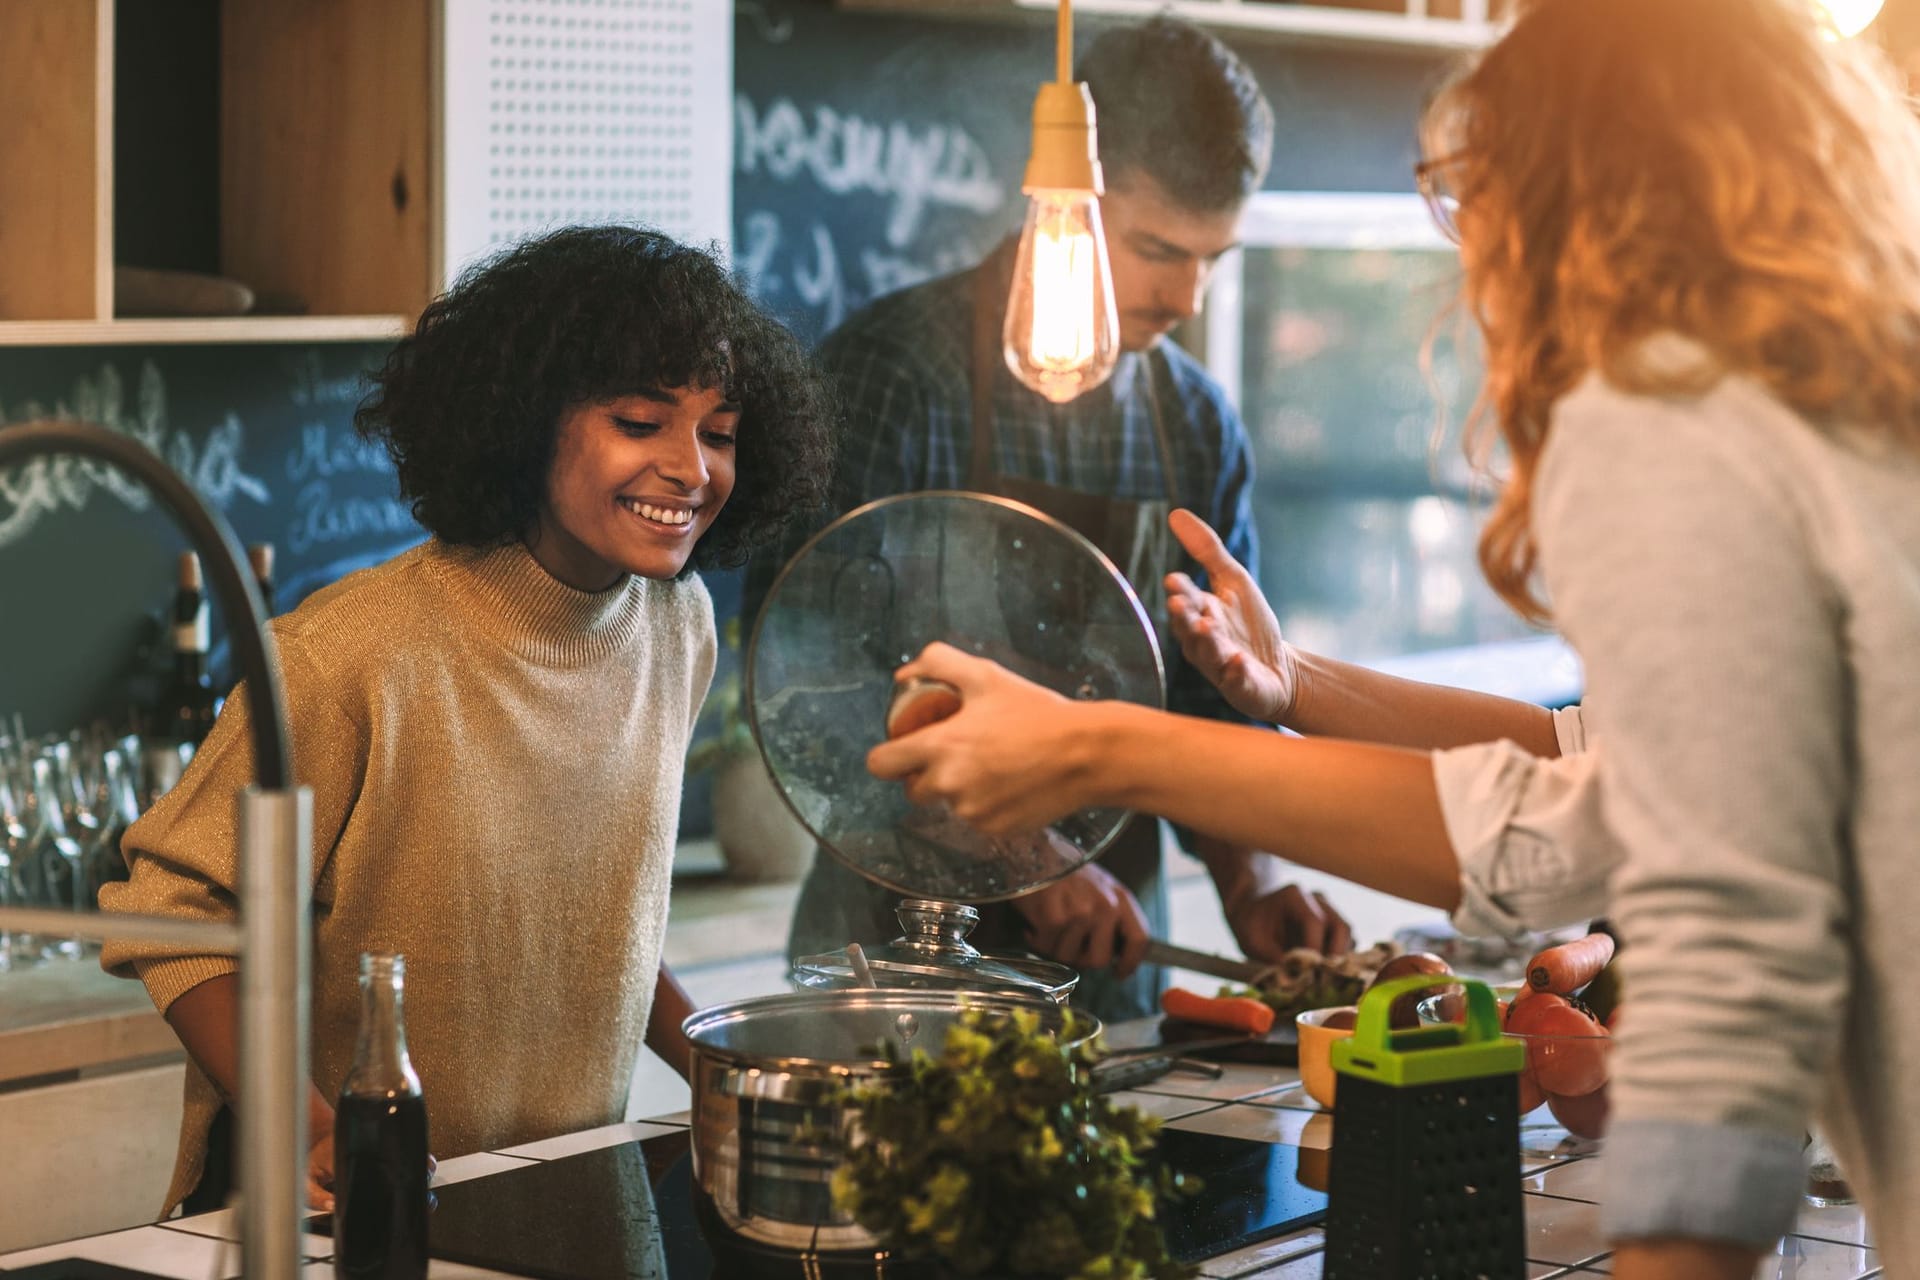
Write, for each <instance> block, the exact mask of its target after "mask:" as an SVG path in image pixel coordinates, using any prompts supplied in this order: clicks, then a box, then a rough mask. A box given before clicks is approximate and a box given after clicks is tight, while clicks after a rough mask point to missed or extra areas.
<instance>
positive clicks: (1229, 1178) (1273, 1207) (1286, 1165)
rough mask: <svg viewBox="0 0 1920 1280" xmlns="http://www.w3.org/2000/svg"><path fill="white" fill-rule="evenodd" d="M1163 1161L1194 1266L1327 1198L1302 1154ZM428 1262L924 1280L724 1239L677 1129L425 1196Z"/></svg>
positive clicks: (597, 1275)
mask: <svg viewBox="0 0 1920 1280" xmlns="http://www.w3.org/2000/svg"><path fill="white" fill-rule="evenodd" d="M1159 1151H1160V1157H1161V1158H1162V1159H1164V1160H1166V1161H1168V1162H1170V1163H1171V1164H1172V1165H1173V1167H1174V1168H1176V1169H1179V1170H1181V1171H1182V1172H1191V1173H1195V1174H1198V1175H1199V1176H1200V1178H1201V1179H1202V1181H1203V1184H1204V1185H1203V1189H1202V1191H1201V1192H1200V1194H1199V1195H1198V1196H1196V1197H1194V1198H1192V1199H1189V1200H1185V1201H1181V1202H1179V1203H1177V1204H1175V1205H1173V1206H1171V1207H1170V1209H1169V1211H1168V1213H1167V1218H1166V1223H1167V1243H1168V1247H1169V1248H1170V1249H1171V1251H1172V1252H1173V1254H1174V1256H1175V1257H1177V1258H1179V1259H1181V1260H1183V1261H1196V1260H1198V1259H1201V1258H1206V1257H1212V1256H1214V1255H1216V1254H1220V1253H1225V1252H1227V1251H1228V1250H1231V1249H1236V1248H1240V1247H1241V1246H1243V1245H1248V1244H1252V1243H1254V1242H1255V1241H1259V1240H1265V1239H1268V1238H1270V1237H1272V1236H1277V1235H1281V1234H1283V1233H1285V1232H1287V1231H1292V1230H1296V1229H1298V1228H1300V1227H1304V1226H1310V1225H1312V1224H1314V1223H1317V1222H1319V1221H1321V1220H1323V1219H1324V1217H1325V1216H1326V1204H1327V1200H1326V1196H1325V1195H1323V1194H1322V1193H1320V1192H1318V1191H1314V1190H1312V1189H1310V1188H1308V1187H1306V1186H1303V1185H1302V1184H1301V1183H1300V1182H1299V1181H1298V1180H1297V1179H1296V1177H1295V1169H1296V1164H1297V1160H1298V1156H1299V1149H1298V1148H1296V1147H1292V1146H1288V1145H1285V1144H1282V1143H1267V1142H1249V1141H1246V1140H1244V1139H1241V1138H1222V1137H1216V1136H1214V1135H1212V1134H1204V1133H1187V1132H1184V1131H1180V1130H1171V1129H1168V1130H1162V1131H1161V1134H1160V1145H1159ZM434 1195H435V1196H436V1197H437V1198H438V1201H439V1204H438V1207H437V1208H436V1209H435V1210H434V1212H433V1217H432V1219H431V1222H430V1224H429V1228H428V1240H429V1248H430V1251H431V1253H432V1254H433V1256H434V1257H436V1258H444V1259H446V1260H448V1261H451V1262H462V1263H466V1264H468V1265H471V1266H479V1267H485V1268H487V1269H489V1270H493V1271H505V1272H512V1273H516V1274H519V1275H525V1276H534V1277H541V1278H542V1280H602V1278H605V1280H621V1278H630V1280H791V1278H792V1277H801V1276H805V1277H808V1278H809V1280H854V1278H856V1277H862V1278H869V1280H882V1278H884V1280H920V1277H922V1276H923V1275H924V1274H925V1273H924V1272H923V1271H922V1270H921V1269H919V1268H916V1267H911V1266H908V1265H906V1264H903V1263H901V1262H900V1261H899V1260H898V1259H896V1258H890V1257H886V1256H884V1255H875V1254H871V1253H868V1254H822V1255H819V1256H817V1257H816V1258H814V1259H811V1260H808V1261H806V1262H803V1261H802V1260H801V1259H799V1258H798V1257H796V1256H795V1255H794V1254H792V1253H788V1252H784V1251H779V1250H774V1249H770V1248H765V1247H762V1246H758V1245H754V1244H752V1243H751V1242H748V1241H743V1240H741V1239H739V1238H738V1237H735V1236H732V1235H730V1234H729V1233H727V1232H726V1231H724V1230H723V1229H721V1228H720V1227H719V1225H718V1223H717V1222H716V1221H715V1220H714V1217H713V1213H712V1210H711V1208H710V1207H708V1206H707V1205H706V1204H704V1203H703V1202H702V1199H701V1197H700V1195H699V1193H698V1192H697V1191H696V1189H695V1186H694V1182H693V1161H692V1157H691V1153H690V1150H689V1136H688V1134H687V1133H686V1132H684V1131H682V1132H677V1133H672V1134H663V1135H661V1136H658V1137H653V1138H647V1139H643V1140H641V1141H638V1142H627V1143H622V1144H620V1145H619V1146H613V1147H605V1148H602V1149H600V1150H598V1151H588V1152H583V1153H581V1154H579V1155H574V1156H567V1157H565V1158H564V1159H560V1160H549V1161H546V1162H544V1163H541V1164H534V1165H527V1166H525V1167H524V1168H519V1169H513V1170H510V1171H508V1172H505V1173H497V1174H492V1175H490V1176H488V1177H484V1178H476V1179H474V1180H473V1181H470V1182H457V1183H454V1184H452V1185H451V1186H442V1187H437V1188H435V1189H434Z"/></svg>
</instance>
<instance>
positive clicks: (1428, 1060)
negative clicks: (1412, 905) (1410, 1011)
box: [1323, 974, 1526, 1280]
mask: <svg viewBox="0 0 1920 1280" xmlns="http://www.w3.org/2000/svg"><path fill="white" fill-rule="evenodd" d="M1454 984H1459V985H1461V986H1463V987H1465V988H1466V992H1467V1020H1466V1022H1465V1023H1464V1024H1460V1023H1451V1022H1447V1023H1437V1024H1431V1025H1426V1026H1420V1027H1416V1028H1411V1029H1408V1030H1402V1031H1395V1030H1393V1029H1392V1028H1391V1027H1390V1026H1389V1025H1388V1011H1389V1010H1390V1009H1391V1008H1392V1005H1393V1002H1394V1000H1395V999H1396V998H1397V997H1400V996H1403V995H1406V994H1408V993H1409V992H1413V991H1419V990H1421V989H1422V988H1426V987H1439V986H1450V985H1454ZM1332 1056H1333V1069H1334V1071H1336V1072H1337V1073H1338V1074H1339V1075H1340V1077H1341V1080H1340V1087H1339V1090H1338V1092H1337V1093H1336V1095H1335V1097H1336V1103H1337V1106H1336V1109H1335V1111H1334V1118H1333V1157H1332V1168H1331V1170H1330V1173H1329V1183H1328V1194H1329V1201H1328V1206H1327V1252H1326V1265H1325V1270H1324V1273H1323V1274H1324V1277H1325V1280H1521V1277H1523V1276H1525V1274H1526V1262H1525V1240H1526V1234H1525V1226H1524V1224H1523V1223H1522V1221H1521V1200H1520V1110H1519V1106H1520V1104H1519V1073H1520V1068H1521V1067H1522V1065H1524V1063H1525V1062H1526V1049H1525V1048H1524V1047H1523V1046H1522V1045H1521V1044H1520V1043H1519V1042H1518V1041H1516V1040H1509V1039H1507V1038H1505V1037H1504V1036H1502V1035H1501V1034H1500V1007H1499V1005H1498V1003H1496V1001H1495V1000H1494V996H1493V992H1492V991H1491V990H1490V989H1489V988H1488V987H1487V985H1486V984H1485V983H1481V982H1474V981H1471V980H1468V979H1462V978H1456V977H1453V976H1450V975H1446V974H1440V975H1434V974H1421V975H1417V976H1415V977H1411V978H1398V979H1395V980H1393V981H1390V982H1383V983H1381V984H1380V985H1379V986H1377V987H1374V988H1373V989H1372V990H1370V991H1368V992H1367V993H1366V994H1365V995H1364V996H1362V997H1361V998H1360V1014H1359V1019H1358V1021H1357V1023H1356V1025H1355V1027H1354V1032H1353V1035H1352V1037H1351V1038H1349V1039H1346V1040H1342V1041H1339V1042H1337V1043H1336V1044H1335V1045H1334V1046H1333V1053H1332Z"/></svg>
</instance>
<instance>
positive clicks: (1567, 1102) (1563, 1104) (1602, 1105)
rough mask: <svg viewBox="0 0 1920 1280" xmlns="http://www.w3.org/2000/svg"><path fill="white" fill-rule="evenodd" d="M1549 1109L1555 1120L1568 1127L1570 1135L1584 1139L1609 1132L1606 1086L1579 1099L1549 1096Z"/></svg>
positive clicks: (1556, 1095)
mask: <svg viewBox="0 0 1920 1280" xmlns="http://www.w3.org/2000/svg"><path fill="white" fill-rule="evenodd" d="M1547 1107H1548V1109H1549V1110H1551V1111H1552V1112H1553V1118H1554V1119H1555V1120H1558V1121H1559V1122H1560V1123H1561V1124H1562V1125H1564V1126H1566V1130H1567V1132H1568V1133H1571V1134H1575V1135H1577V1136H1578V1137H1582V1138H1597V1137H1599V1136H1600V1135H1601V1134H1603V1133H1605V1132H1606V1131H1607V1111H1608V1106H1607V1090H1606V1086H1605V1085H1602V1086H1601V1087H1600V1088H1598V1089H1595V1090H1594V1091H1593V1092H1592V1093H1588V1094H1583V1095H1581V1096H1580V1097H1577V1098H1568V1097H1563V1096H1562V1095H1560V1094H1557V1093H1554V1094H1548V1095H1547Z"/></svg>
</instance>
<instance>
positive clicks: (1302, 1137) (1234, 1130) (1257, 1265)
mask: <svg viewBox="0 0 1920 1280" xmlns="http://www.w3.org/2000/svg"><path fill="white" fill-rule="evenodd" d="M1127 1030H1128V1029H1127V1028H1115V1029H1114V1031H1115V1034H1114V1036H1113V1039H1114V1040H1115V1041H1116V1042H1119V1043H1121V1044H1124V1043H1125V1042H1126V1041H1128V1040H1129V1039H1135V1040H1137V1037H1129V1036H1128V1035H1127V1034H1126V1032H1127ZM1122 1097H1123V1099H1124V1100H1125V1101H1128V1102H1133V1103H1136V1104H1138V1105H1140V1106H1142V1107H1145V1108H1147V1109H1148V1110H1151V1111H1152V1112H1153V1113H1154V1114H1156V1115H1159V1116H1161V1117H1162V1118H1163V1119H1165V1120H1166V1123H1167V1127H1168V1128H1171V1129H1193V1130H1198V1131H1201V1132H1206V1133H1216V1134H1224V1135H1227V1136H1231V1137H1238V1138H1249V1139H1255V1140H1259V1141H1266V1142H1285V1143H1292V1144H1294V1145H1302V1146H1308V1147H1314V1146H1324V1145H1327V1144H1328V1143H1330V1141H1331V1137H1332V1117H1331V1116H1330V1115H1329V1114H1327V1113H1326V1112H1323V1111H1321V1110H1320V1109H1319V1108H1318V1107H1316V1106H1315V1105H1314V1104H1313V1102H1312V1101H1311V1100H1309V1099H1308V1098H1307V1097H1306V1096H1305V1095H1304V1094H1303V1093H1302V1092H1301V1091H1300V1089H1299V1088H1298V1077H1297V1075H1296V1073H1294V1072H1293V1071H1292V1070H1290V1069H1287V1068H1276V1067H1267V1066H1249V1065H1238V1064H1229V1065H1227V1066H1226V1067H1225V1068H1224V1070H1223V1073H1222V1075H1221V1077H1220V1078H1219V1079H1217V1080H1208V1079H1202V1078H1200V1077H1196V1076H1187V1075H1170V1076H1167V1077H1164V1078H1162V1079H1160V1080H1158V1081H1154V1082H1153V1083H1151V1084H1150V1085H1147V1086H1145V1087H1144V1088H1142V1089H1140V1090H1138V1091H1136V1092H1131V1093H1128V1094H1125V1095H1122ZM685 1123H686V1116H685V1114H684V1113H682V1114H680V1115H678V1116H672V1117H661V1118H659V1119H657V1120H652V1121H647V1122H643V1123H638V1124H623V1125H608V1126H606V1127H605V1128H600V1129H593V1130H589V1131H587V1132H584V1133H578V1134H569V1135H567V1136H564V1137H560V1138H554V1139H549V1140H547V1141H545V1142H535V1143H529V1144H527V1145H525V1146H520V1147H515V1148H512V1149H511V1150H509V1151H502V1152H484V1153H479V1154H475V1155H468V1156H460V1157H456V1158H454V1159H450V1160H445V1161H442V1162H441V1164H440V1168H439V1173H438V1174H437V1176H436V1178H435V1185H446V1184H450V1183H453V1182H457V1181H464V1180H467V1179H470V1178H477V1177H486V1176H488V1175H490V1174H493V1173H498V1172H501V1171H502V1170H505V1169H509V1168H516V1167H520V1166H522V1165H524V1164H526V1163H528V1162H530V1161H539V1160H553V1159H559V1158H561V1157H564V1156H568V1155H573V1154H577V1153H579V1152H582V1151H589V1150H594V1149H597V1148H602V1147H611V1146H615V1145H617V1144H620V1143H624V1142H630V1141H634V1140H636V1139H640V1138H646V1137H651V1136H654V1135H657V1134H660V1133H663V1132H666V1131H668V1130H670V1129H672V1128H678V1127H684V1126H685ZM1536 1136H1537V1135H1536ZM1536 1145H1537V1144H1536ZM1605 1158H1606V1157H1605V1154H1604V1152H1602V1153H1601V1154H1599V1155H1591V1156H1566V1157H1559V1156H1555V1155H1542V1156H1536V1157H1534V1158H1531V1159H1523V1161H1522V1169H1523V1173H1524V1179H1523V1183H1522V1186H1523V1191H1524V1196H1525V1202H1526V1223H1527V1248H1526V1252H1527V1258H1528V1264H1527V1275H1528V1277H1529V1280H1544V1278H1545V1277H1549V1276H1552V1277H1579V1276H1600V1275H1606V1274H1609V1272H1610V1263H1609V1254H1608V1250H1607V1246H1606V1242H1605V1241H1604V1240H1603V1239H1602V1238H1601V1236H1600V1206H1599V1204H1598V1203H1597V1196H1598V1187H1599V1185H1600V1179H1599V1177H1598V1174H1599V1172H1600V1166H1601V1162H1602V1161H1603V1160H1604V1159H1605ZM236 1235H237V1222H236V1220H235V1218H234V1215H233V1214H232V1213H231V1212H223V1213H217V1214H206V1215H202V1216H200V1217H196V1218H186V1219H175V1220H174V1221H171V1222H167V1223H165V1224H162V1225H158V1226H150V1227H140V1228H136V1229H134V1230H131V1231H121V1232H116V1233H114V1234H111V1235H104V1236H95V1237H92V1238H89V1239H84V1240H78V1241H71V1242H69V1243H66V1244H60V1245H50V1246H47V1247H45V1248H40V1249H32V1250H27V1251H25V1252H21V1253H14V1254H8V1255H4V1256H0V1271H5V1270H7V1269H10V1268H17V1267H25V1266H30V1265H33V1264H36V1263H41V1262H50V1261H56V1260H59V1259H63V1258H86V1259H92V1260H94V1261H98V1262H104V1263H110V1264H117V1265H120V1266H125V1267H131V1268H136V1269H139V1270H142V1271H147V1272H151V1273H153V1274H156V1275H161V1276H167V1277H173V1278H175V1280H225V1278H226V1277H231V1276H236V1275H238V1274H239V1269H240V1253H239V1248H238V1245H237V1244H236V1243H234V1241H235V1237H236ZM1324 1244H1325V1238H1324V1235H1323V1233H1322V1231H1321V1229H1320V1228H1318V1227H1314V1228H1309V1229H1307V1230H1304V1231H1299V1232H1295V1233H1293V1234H1291V1235H1287V1236H1283V1237H1280V1238H1277V1239H1272V1240H1266V1241H1262V1242H1261V1243H1259V1244H1255V1245H1251V1246H1249V1247H1247V1248H1244V1249H1240V1250H1238V1251H1236V1252H1233V1253H1229V1254H1224V1255H1222V1256H1219V1257H1216V1258H1212V1259H1209V1260H1207V1261H1206V1262H1203V1263H1202V1264H1201V1267H1200V1274H1201V1275H1202V1276H1203V1277H1208V1278H1209V1280H1229V1278H1231V1280H1312V1278H1316V1277H1318V1276H1319V1275H1320V1273H1321V1256H1322V1249H1323V1246H1324ZM302 1247H303V1252H304V1253H305V1255H306V1256H307V1257H308V1258H310V1259H311V1262H312V1265H310V1266H309V1267H308V1272H309V1273H310V1274H311V1275H312V1276H313V1277H314V1280H322V1278H323V1277H325V1276H329V1275H331V1268H330V1266H329V1265H328V1259H329V1258H330V1257H331V1249H332V1242H331V1241H330V1240H327V1239H325V1238H322V1237H319V1236H306V1237H303V1241H302ZM1879 1267H1880V1263H1879V1260H1878V1258H1877V1255H1876V1253H1875V1251H1874V1249H1873V1247H1872V1242H1871V1240H1870V1239H1869V1237H1868V1233H1867V1229H1866V1223H1865V1219H1864V1217H1863V1215H1862V1214H1861V1212H1860V1210H1859V1209H1858V1208H1830V1209H1813V1208H1808V1209H1805V1210H1804V1211H1803V1212H1802V1213H1801V1215H1800V1219H1799V1221H1798V1222H1797V1223H1796V1226H1795V1234H1793V1235H1790V1236H1788V1237H1786V1238H1785V1239H1784V1240H1782V1241H1781V1242H1780V1245H1779V1247H1778V1248H1777V1249H1776V1250H1775V1252H1774V1253H1773V1254H1772V1255H1770V1256H1769V1257H1767V1258H1765V1259H1763V1260H1762V1264H1761V1266H1760V1267H1759V1269H1758V1270H1757V1271H1756V1273H1755V1275H1756V1280H1865V1278H1866V1277H1872V1276H1878V1275H1879V1274H1880V1272H1879ZM428 1274H429V1275H430V1276H431V1277H433V1278H434V1280H466V1278H468V1277H485V1276H488V1275H490V1274H492V1273H489V1272H486V1271H482V1270H479V1269H476V1268H473V1267H465V1266H458V1265H455V1264H452V1263H444V1262H441V1261H439V1260H437V1259H436V1260H435V1261H433V1262H432V1264H431V1265H430V1267H429V1271H428Z"/></svg>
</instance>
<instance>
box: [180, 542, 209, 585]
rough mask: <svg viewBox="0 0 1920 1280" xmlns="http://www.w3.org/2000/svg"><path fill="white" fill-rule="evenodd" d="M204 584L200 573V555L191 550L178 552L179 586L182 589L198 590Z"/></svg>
mask: <svg viewBox="0 0 1920 1280" xmlns="http://www.w3.org/2000/svg"><path fill="white" fill-rule="evenodd" d="M204 584H205V579H204V578H202V577H201V575H200V557H199V556H198V555H196V554H195V553H194V552H191V551H182V552H181V553H180V587H181V589H182V590H183V591H198V590H200V589H201V587H202V586H203V585H204Z"/></svg>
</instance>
